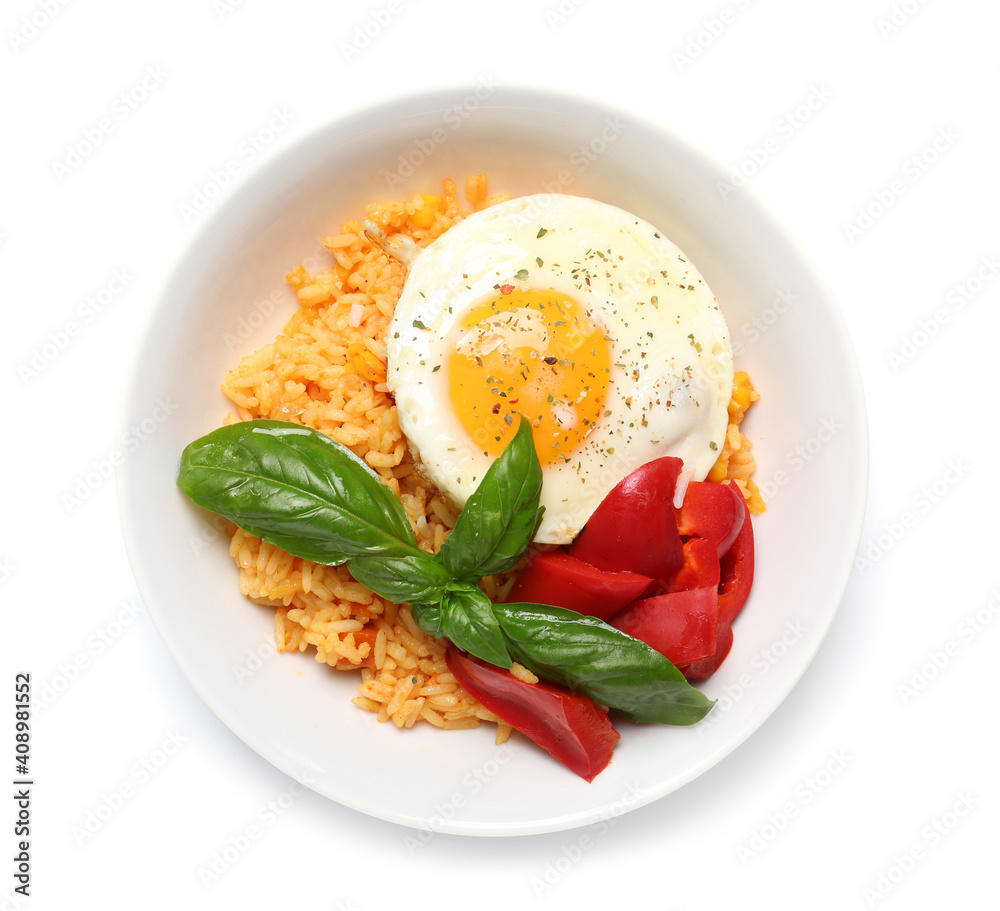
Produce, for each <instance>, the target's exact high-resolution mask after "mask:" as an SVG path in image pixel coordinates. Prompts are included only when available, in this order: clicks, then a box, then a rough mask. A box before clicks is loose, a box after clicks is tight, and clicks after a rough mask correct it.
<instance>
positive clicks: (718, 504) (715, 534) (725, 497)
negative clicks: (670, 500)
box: [674, 481, 744, 557]
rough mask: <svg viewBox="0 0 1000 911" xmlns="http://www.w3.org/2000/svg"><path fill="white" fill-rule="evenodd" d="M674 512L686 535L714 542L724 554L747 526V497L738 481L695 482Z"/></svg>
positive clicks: (680, 530)
mask: <svg viewBox="0 0 1000 911" xmlns="http://www.w3.org/2000/svg"><path fill="white" fill-rule="evenodd" d="M674 512H675V514H676V516H677V530H678V531H679V532H680V533H681V535H682V536H684V537H696V538H705V539H707V540H710V541H714V542H715V544H716V545H717V552H718V555H719V556H720V557H721V556H722V555H723V554H724V553H725V552H726V551H727V550H729V548H730V547H731V546H732V544H733V541H735V540H736V536H737V535H738V534H739V533H740V529H741V528H742V527H743V516H744V509H743V497H742V496H740V489H739V488H738V487H737V486H736V485H735V484H714V483H712V482H711V481H692V482H691V483H690V484H688V486H687V490H686V491H685V492H684V503H683V504H682V505H681V507H680V508H679V509H675V510H674Z"/></svg>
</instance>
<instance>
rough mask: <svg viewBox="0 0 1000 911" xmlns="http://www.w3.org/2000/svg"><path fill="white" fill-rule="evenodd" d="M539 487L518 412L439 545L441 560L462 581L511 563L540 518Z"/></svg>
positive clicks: (526, 427)
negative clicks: (513, 425)
mask: <svg viewBox="0 0 1000 911" xmlns="http://www.w3.org/2000/svg"><path fill="white" fill-rule="evenodd" d="M541 493H542V466H541V464H540V463H539V461H538V454H537V453H536V452H535V444H534V442H533V440H532V438H531V424H529V423H528V421H526V420H524V419H523V418H522V419H521V423H520V424H519V425H518V428H517V432H516V433H515V434H514V438H513V439H512V440H511V441H510V443H509V444H508V445H507V447H506V448H505V449H504V451H503V452H502V453H501V455H500V457H499V458H498V459H496V460H495V461H494V462H493V464H492V465H490V467H489V468H488V469H487V471H486V474H485V475H484V476H483V480H482V481H481V482H480V484H479V487H477V488H476V490H475V492H474V493H473V494H472V496H471V497H469V499H468V501H467V502H466V504H465V508H464V509H463V510H462V512H461V513H460V514H459V516H458V521H457V522H456V523H455V527H454V529H452V532H451V534H450V535H449V536H448V538H447V539H446V540H445V542H444V544H443V545H442V546H441V551H440V557H441V562H442V563H444V565H445V566H446V567H447V569H448V571H449V572H451V574H452V575H453V576H454V577H455V578H456V579H462V580H464V581H467V582H477V581H478V580H479V579H481V578H482V577H483V576H492V575H493V574H494V573H502V572H504V571H505V570H508V569H510V568H511V567H512V566H513V565H514V564H515V563H516V562H517V561H518V560H519V559H520V557H521V554H523V553H524V550H525V548H526V547H527V546H528V545H529V544H530V543H531V542H532V540H533V539H534V537H535V532H537V531H538V526H539V525H540V524H541V522H542V514H543V513H544V512H545V507H544V506H542V507H540V506H539V505H538V500H539V497H540V496H541Z"/></svg>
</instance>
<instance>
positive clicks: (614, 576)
mask: <svg viewBox="0 0 1000 911" xmlns="http://www.w3.org/2000/svg"><path fill="white" fill-rule="evenodd" d="M716 563H718V560H717V561H716ZM651 581H652V580H651V579H650V578H649V576H643V575H641V574H639V573H628V572H622V573H612V572H605V571H604V570H601V569H597V568H596V567H593V566H591V565H590V564H589V563H584V562H583V560H578V559H577V558H576V557H571V556H570V555H569V554H566V553H562V552H561V551H555V550H554V551H549V552H546V553H538V554H534V555H533V556H532V557H531V559H530V560H528V564H527V566H525V567H524V569H523V570H521V574H520V575H519V576H518V577H517V581H516V582H515V583H514V586H513V588H512V589H511V590H510V594H509V595H508V596H507V601H530V602H534V603H535V604H554V605H555V606H556V607H565V608H567V609H568V610H575V611H577V612H578V613H581V614H589V615H590V616H592V617H600V618H601V619H602V620H607V619H608V617H610V616H612V614H616V613H617V612H618V611H620V610H621V609H622V608H623V607H625V605H626V604H629V603H630V602H632V601H634V600H635V599H636V598H638V597H639V596H640V595H641V594H642V593H643V592H644V591H646V589H647V588H649V584H650V582H651ZM716 584H718V583H716Z"/></svg>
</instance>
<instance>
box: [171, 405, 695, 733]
mask: <svg viewBox="0 0 1000 911" xmlns="http://www.w3.org/2000/svg"><path fill="white" fill-rule="evenodd" d="M177 484H178V486H179V487H180V488H181V490H183V491H184V492H185V493H186V494H187V495H188V496H189V497H190V498H191V499H192V500H193V501H194V502H195V503H197V504H198V505H200V506H203V507H205V508H206V509H209V510H211V511H213V512H216V513H218V514H220V515H222V516H225V517H226V518H227V519H229V520H231V521H232V522H234V523H235V524H236V525H238V526H240V527H241V528H243V529H245V530H246V531H248V532H250V533H251V534H254V535H256V536H257V537H259V538H261V539H262V540H264V541H268V542H270V543H272V544H274V545H276V546H277V547H280V548H281V549H282V550H285V551H287V552H288V553H290V554H292V555H294V556H298V557H302V558H304V559H307V560H311V561H313V562H316V563H322V564H326V565H334V566H335V565H339V564H341V563H347V566H348V569H350V571H351V574H352V575H353V576H354V578H356V579H357V580H358V581H359V582H361V583H362V584H363V585H365V586H367V587H368V588H370V589H371V590H372V591H373V592H375V593H376V594H378V595H380V596H381V597H383V598H387V599H389V600H392V601H396V602H400V603H409V605H410V608H411V610H412V612H413V617H414V619H415V620H416V622H417V623H418V624H419V626H420V627H421V629H423V630H424V631H425V632H427V633H428V634H430V635H432V636H441V637H445V638H448V639H450V640H451V641H452V642H453V643H454V644H455V645H456V646H457V647H458V648H460V649H462V650H463V651H466V652H468V653H469V654H471V655H473V656H475V657H477V658H481V659H482V660H484V661H487V662H489V663H490V664H495V665H497V666H499V667H510V666H511V665H512V664H513V662H514V661H515V660H516V661H518V662H519V663H521V664H523V665H524V666H525V667H527V668H528V669H530V670H531V671H533V672H534V673H536V674H538V675H539V676H540V677H545V678H547V679H549V680H554V681H556V682H560V683H563V684H566V685H568V686H569V687H571V688H573V689H577V690H580V691H581V692H583V693H585V694H586V695H588V696H590V697H591V698H592V699H594V700H595V701H597V702H599V703H601V704H603V705H607V706H609V707H610V708H612V709H614V710H615V711H617V712H618V713H619V714H621V715H623V716H624V717H626V718H630V719H632V720H634V721H652V722H659V723H661V724H692V723H694V722H695V721H698V720H699V719H700V718H702V717H704V715H705V713H706V712H708V711H709V709H710V708H711V707H712V705H713V704H714V703H713V701H712V700H710V699H708V698H707V697H706V696H705V695H704V694H703V693H702V692H701V691H700V690H698V689H696V688H695V687H693V686H691V685H690V684H689V683H688V682H687V680H686V679H685V678H684V675H683V674H682V673H681V672H680V671H679V670H677V668H676V667H675V666H674V665H673V664H672V663H671V662H670V661H669V660H668V659H667V658H665V657H664V656H663V655H661V654H660V653H659V652H657V651H655V650H654V649H652V648H650V646H648V645H647V644H646V643H644V642H640V641H639V640H638V639H633V638H632V637H631V636H628V635H626V634H625V633H623V632H621V631H620V630H617V629H615V628H614V627H612V626H610V625H608V624H607V623H605V622H604V621H603V620H599V619H597V618H595V617H586V616H583V615H581V614H578V613H576V612H575V611H569V610H565V609H563V608H558V607H551V606H546V605H539V604H493V603H492V602H491V601H490V599H489V598H488V597H487V596H486V595H485V594H484V593H483V592H482V590H481V589H480V588H479V587H478V585H476V584H475V583H476V582H477V581H478V579H479V578H480V577H482V576H484V575H490V574H492V573H497V572H502V571H504V570H506V569H509V568H510V567H511V566H512V565H513V564H514V563H515V562H516V561H517V560H518V559H519V558H520V556H521V554H522V553H523V552H524V550H525V548H526V547H527V546H528V544H530V543H531V540H532V538H533V537H534V535H535V532H536V531H537V530H538V526H539V523H540V522H541V518H542V512H543V510H542V508H541V507H539V497H540V494H541V486H542V473H541V466H540V465H539V462H538V456H537V454H536V452H535V447H534V443H533V442H532V438H531V426H530V424H529V423H528V422H527V421H526V420H524V419H523V418H522V420H521V424H520V426H519V427H518V430H517V433H516V434H515V436H514V439H513V440H512V441H511V442H510V444H509V445H508V446H507V447H506V449H504V451H503V453H501V455H500V456H499V457H498V458H497V459H496V460H495V461H494V462H493V464H492V465H491V466H490V468H489V470H488V471H487V472H486V474H485V475H484V477H483V480H482V481H481V482H480V485H479V487H478V488H477V489H476V491H475V492H474V493H473V495H472V496H471V497H470V498H469V500H468V502H467V503H466V505H465V508H464V509H463V511H462V513H461V515H460V516H459V519H458V522H457V523H456V525H455V528H454V529H453V531H452V533H451V535H450V536H449V537H448V539H447V540H446V541H445V543H444V545H443V546H442V548H441V551H440V553H439V554H437V555H431V554H428V553H426V552H425V551H423V550H421V549H420V547H419V546H418V545H417V542H416V538H415V537H414V534H413V530H412V528H411V527H410V522H409V519H408V518H407V516H406V512H405V510H404V509H403V506H402V504H401V503H400V501H399V500H398V498H397V497H396V496H395V495H394V494H393V493H392V491H391V490H390V489H389V488H388V487H386V486H385V485H384V484H383V483H382V482H381V480H380V479H379V476H378V475H377V474H376V473H375V472H374V471H373V470H372V469H371V468H370V467H369V466H368V465H367V464H366V463H365V462H364V460H362V459H360V458H358V457H357V456H356V455H354V453H352V452H351V451H350V450H348V449H347V448H345V447H343V446H341V445H340V444H339V443H337V442H335V441H333V440H331V439H330V438H329V437H327V436H326V435H325V434H322V433H320V432H318V431H315V430H312V429H310V428H307V427H302V426H301V425H298V424H291V423H286V422H283V421H268V420H256V421H244V422H241V423H236V424H231V425H230V426H228V427H222V428H219V429H218V430H215V431H213V432H212V433H209V434H208V435H206V436H204V437H202V438H201V439H199V440H196V441H195V442H194V443H191V444H190V445H189V446H188V447H187V448H186V449H185V450H184V452H183V454H182V456H181V464H180V470H179V473H178V479H177Z"/></svg>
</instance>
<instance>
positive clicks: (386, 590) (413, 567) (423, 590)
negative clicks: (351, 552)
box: [347, 551, 451, 604]
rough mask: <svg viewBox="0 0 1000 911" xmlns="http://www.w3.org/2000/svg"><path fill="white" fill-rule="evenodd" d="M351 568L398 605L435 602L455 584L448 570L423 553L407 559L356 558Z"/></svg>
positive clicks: (359, 578)
mask: <svg viewBox="0 0 1000 911" xmlns="http://www.w3.org/2000/svg"><path fill="white" fill-rule="evenodd" d="M347 568H348V569H349V570H350V571H351V575H352V576H354V578H355V579H357V580H358V582H360V583H361V584H362V585H364V586H366V587H367V588H370V589H371V590H372V591H373V592H375V594H376V595H378V596H379V597H382V598H387V599H388V600H390V601H395V602H397V603H398V604H403V603H411V602H414V601H428V600H429V601H433V600H435V599H436V598H437V597H439V596H440V593H441V591H442V590H443V589H444V587H445V585H447V583H448V582H449V581H451V576H449V575H448V570H446V569H445V568H444V567H443V566H442V565H441V564H440V563H438V561H437V560H435V559H434V558H433V557H432V556H431V555H430V554H427V553H424V552H423V551H420V552H419V553H418V554H414V555H413V556H406V557H396V556H389V557H382V556H371V557H352V558H351V559H350V560H348V561H347Z"/></svg>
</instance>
